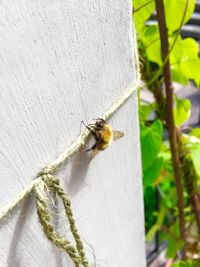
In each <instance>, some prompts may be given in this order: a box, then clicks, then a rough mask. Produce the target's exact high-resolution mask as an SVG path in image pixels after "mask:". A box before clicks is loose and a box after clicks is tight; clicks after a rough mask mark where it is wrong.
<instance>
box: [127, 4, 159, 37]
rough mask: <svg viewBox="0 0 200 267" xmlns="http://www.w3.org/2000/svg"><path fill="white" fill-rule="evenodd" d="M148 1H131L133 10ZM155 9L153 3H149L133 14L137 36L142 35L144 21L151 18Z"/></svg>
mask: <svg viewBox="0 0 200 267" xmlns="http://www.w3.org/2000/svg"><path fill="white" fill-rule="evenodd" d="M148 2H149V0H132V3H133V8H134V10H137V8H139V7H141V6H143V5H144V4H146V3H148ZM154 9H155V1H152V2H150V3H149V4H147V5H146V6H144V7H143V8H141V9H140V10H138V11H136V12H133V17H134V22H135V26H136V30H137V32H138V34H139V35H140V34H142V30H143V28H144V27H145V22H146V20H147V19H148V18H149V17H150V16H151V14H152V13H153V11H154Z"/></svg>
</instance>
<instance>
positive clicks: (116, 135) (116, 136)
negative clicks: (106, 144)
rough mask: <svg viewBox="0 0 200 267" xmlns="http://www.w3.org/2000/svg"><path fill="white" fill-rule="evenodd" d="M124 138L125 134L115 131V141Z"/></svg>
mask: <svg viewBox="0 0 200 267" xmlns="http://www.w3.org/2000/svg"><path fill="white" fill-rule="evenodd" d="M123 136H124V133H122V132H119V131H113V141H116V140H118V139H120V138H122V137H123Z"/></svg>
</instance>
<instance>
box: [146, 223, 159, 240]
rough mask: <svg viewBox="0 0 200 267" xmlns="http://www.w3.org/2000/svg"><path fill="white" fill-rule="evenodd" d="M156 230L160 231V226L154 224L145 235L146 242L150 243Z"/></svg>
mask: <svg viewBox="0 0 200 267" xmlns="http://www.w3.org/2000/svg"><path fill="white" fill-rule="evenodd" d="M158 230H160V226H159V225H158V224H154V225H153V226H152V227H151V229H150V230H149V231H148V233H147V235H146V241H148V242H150V241H151V240H152V239H153V238H154V236H155V234H156V233H157V232H158Z"/></svg>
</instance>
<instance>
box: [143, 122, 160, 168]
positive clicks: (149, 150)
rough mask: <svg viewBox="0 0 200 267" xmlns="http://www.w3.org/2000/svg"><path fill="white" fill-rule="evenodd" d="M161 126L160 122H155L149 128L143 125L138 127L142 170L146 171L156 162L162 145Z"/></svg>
mask: <svg viewBox="0 0 200 267" xmlns="http://www.w3.org/2000/svg"><path fill="white" fill-rule="evenodd" d="M162 136H163V126H162V123H161V122H160V120H156V121H155V122H154V123H153V124H152V125H151V126H150V127H147V126H145V125H144V124H143V123H141V125H140V140H141V150H142V168H143V171H145V170H146V169H148V168H149V167H150V166H151V164H152V163H153V162H154V161H155V160H156V158H157V155H158V152H159V150H160V146H161V144H162Z"/></svg>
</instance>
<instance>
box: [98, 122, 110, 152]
mask: <svg viewBox="0 0 200 267" xmlns="http://www.w3.org/2000/svg"><path fill="white" fill-rule="evenodd" d="M99 134H100V136H101V140H100V142H99V144H98V149H99V150H104V149H106V148H107V147H108V146H109V145H110V144H111V142H112V140H113V129H112V126H111V125H110V124H107V123H106V124H104V126H103V128H102V129H101V130H100V131H99Z"/></svg>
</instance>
